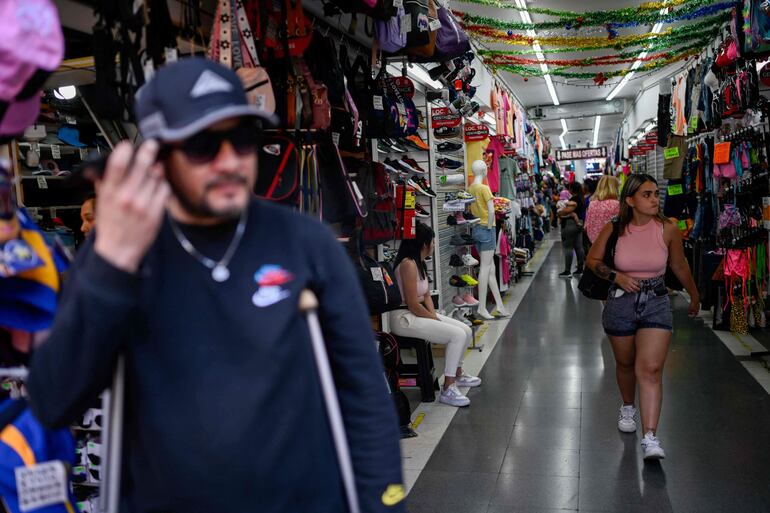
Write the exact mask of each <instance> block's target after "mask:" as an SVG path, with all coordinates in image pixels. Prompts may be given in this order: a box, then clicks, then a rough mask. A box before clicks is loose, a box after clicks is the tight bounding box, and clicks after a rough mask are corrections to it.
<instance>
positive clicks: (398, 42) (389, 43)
mask: <svg viewBox="0 0 770 513" xmlns="http://www.w3.org/2000/svg"><path fill="white" fill-rule="evenodd" d="M404 14H405V11H404V7H403V6H399V7H398V14H396V15H395V16H393V17H392V18H390V19H389V20H377V21H375V23H374V29H375V32H376V34H377V47H378V48H380V49H381V50H382V51H383V52H388V53H396V52H398V51H400V50H402V49H403V48H404V47H405V46H406V32H405V31H403V30H401V23H402V22H403V19H404Z"/></svg>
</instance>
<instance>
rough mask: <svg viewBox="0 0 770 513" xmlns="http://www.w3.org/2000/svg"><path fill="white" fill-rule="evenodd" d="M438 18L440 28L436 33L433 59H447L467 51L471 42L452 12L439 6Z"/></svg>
mask: <svg viewBox="0 0 770 513" xmlns="http://www.w3.org/2000/svg"><path fill="white" fill-rule="evenodd" d="M438 20H439V21H440V22H441V28H440V29H438V34H436V53H435V54H434V56H433V57H434V58H435V59H434V60H439V61H448V60H451V59H454V58H455V57H460V56H461V55H463V54H465V53H466V52H469V51H470V49H471V43H470V41H469V40H468V34H466V33H465V31H464V30H463V29H462V27H461V26H460V24H459V23H457V20H456V19H455V17H454V15H453V14H452V12H451V11H450V10H449V9H447V8H446V7H439V8H438Z"/></svg>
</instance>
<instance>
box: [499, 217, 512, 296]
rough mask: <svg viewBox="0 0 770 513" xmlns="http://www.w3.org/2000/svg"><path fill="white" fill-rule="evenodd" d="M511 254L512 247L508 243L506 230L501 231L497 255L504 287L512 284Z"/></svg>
mask: <svg viewBox="0 0 770 513" xmlns="http://www.w3.org/2000/svg"><path fill="white" fill-rule="evenodd" d="M510 254H511V245H510V244H509V243H508V237H506V236H505V230H500V234H499V236H498V237H497V255H498V256H499V257H500V273H501V274H502V282H503V285H508V284H509V283H510V282H511V264H510V262H509V260H508V256H509V255H510Z"/></svg>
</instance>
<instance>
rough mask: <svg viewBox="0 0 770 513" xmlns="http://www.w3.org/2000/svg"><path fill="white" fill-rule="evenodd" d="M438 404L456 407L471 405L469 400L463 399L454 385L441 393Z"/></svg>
mask: <svg viewBox="0 0 770 513" xmlns="http://www.w3.org/2000/svg"><path fill="white" fill-rule="evenodd" d="M438 402H440V403H444V404H448V405H450V406H457V407H463V406H468V405H469V404H471V400H470V399H468V398H467V397H465V396H464V395H463V394H462V392H460V390H458V388H457V385H455V384H454V383H453V384H451V385H449V386H448V387H447V388H446V390H443V391H442V392H441V395H440V396H439V398H438Z"/></svg>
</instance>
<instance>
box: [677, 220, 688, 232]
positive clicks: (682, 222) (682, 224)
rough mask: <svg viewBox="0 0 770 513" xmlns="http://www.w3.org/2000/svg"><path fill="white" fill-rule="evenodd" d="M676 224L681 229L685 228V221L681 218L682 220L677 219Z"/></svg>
mask: <svg viewBox="0 0 770 513" xmlns="http://www.w3.org/2000/svg"><path fill="white" fill-rule="evenodd" d="M677 224H678V225H679V229H680V230H681V231H685V230H686V229H687V221H684V220H682V221H679V222H678V223H677Z"/></svg>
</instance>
